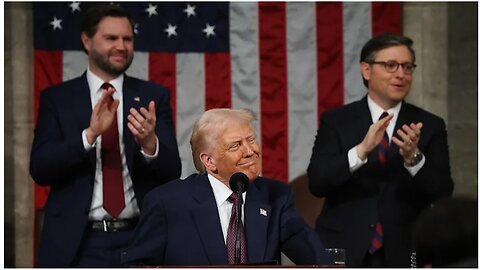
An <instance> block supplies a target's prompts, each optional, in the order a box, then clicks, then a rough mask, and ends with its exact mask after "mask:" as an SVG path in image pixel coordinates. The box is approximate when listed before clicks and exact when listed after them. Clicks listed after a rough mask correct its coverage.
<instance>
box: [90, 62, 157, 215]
mask: <svg viewBox="0 0 480 270" xmlns="http://www.w3.org/2000/svg"><path fill="white" fill-rule="evenodd" d="M123 79H124V75H123V74H122V75H120V76H118V77H117V78H115V79H113V80H111V81H110V82H109V83H110V84H112V85H113V87H114V88H115V89H116V91H115V93H114V94H113V98H114V99H118V100H119V101H120V104H119V106H118V109H117V122H118V135H119V145H120V156H121V160H122V175H123V190H124V196H125V208H124V209H123V211H122V212H121V213H120V215H119V216H118V218H119V219H124V218H133V217H137V216H139V214H140V209H139V208H138V204H137V200H136V198H135V192H134V190H133V183H132V178H131V176H130V172H129V171H128V166H127V159H126V157H125V144H124V142H123ZM87 82H88V86H89V88H90V98H91V101H92V104H91V105H92V110H93V107H94V106H95V104H97V102H98V100H99V99H100V97H101V96H102V89H101V88H100V87H101V86H102V84H103V83H104V81H103V80H102V79H100V78H99V77H98V76H96V75H95V74H93V73H92V72H91V70H90V68H88V69H87ZM126 113H127V112H126ZM128 132H129V131H128ZM82 140H83V146H84V147H85V150H86V151H90V150H92V149H93V148H95V150H96V169H95V182H94V184H93V195H92V204H91V206H90V213H89V220H103V219H112V217H111V216H110V215H109V214H108V213H107V211H105V209H103V173H102V158H101V148H102V147H101V146H102V136H99V137H98V138H97V140H96V141H95V142H93V144H89V143H88V140H87V136H86V130H83V132H82ZM157 145H158V138H157ZM141 152H142V154H143V155H144V157H145V158H146V160H147V162H149V161H151V160H153V159H154V158H156V157H157V155H158V147H157V148H156V150H155V153H154V155H152V156H150V155H147V154H145V153H144V152H143V150H142V151H141Z"/></svg>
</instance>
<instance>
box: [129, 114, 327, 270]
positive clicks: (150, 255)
mask: <svg viewBox="0 0 480 270" xmlns="http://www.w3.org/2000/svg"><path fill="white" fill-rule="evenodd" d="M254 120H255V116H254V114H253V113H252V112H251V111H249V110H245V109H212V110H209V111H206V112H205V113H203V114H202V116H201V117H200V118H199V119H198V120H197V122H196V123H195V125H194V127H193V132H192V137H191V139H190V144H191V146H192V155H193V161H194V164H195V167H196V168H197V170H198V171H199V172H200V174H192V175H190V176H189V177H187V178H186V179H183V180H180V179H178V180H175V181H172V182H170V183H168V184H166V185H163V186H162V187H159V188H156V189H154V190H152V191H151V192H150V193H149V194H147V196H146V197H145V199H144V204H143V211H142V214H141V218H140V222H139V224H138V225H137V228H136V231H135V237H134V241H133V242H132V243H131V245H130V247H129V248H128V249H127V250H126V251H125V252H123V254H122V261H123V263H124V264H126V265H177V266H182V265H183V266H196V265H198V266H200V265H227V264H265V263H277V262H278V263H279V262H280V252H283V253H284V254H285V255H286V256H287V257H289V259H290V260H292V261H293V262H294V263H296V264H298V265H325V264H332V261H331V259H330V257H329V255H328V254H327V253H326V252H325V249H324V247H323V245H322V244H321V242H320V240H319V238H318V236H317V235H316V233H315V232H314V231H313V230H312V229H311V228H310V227H309V226H308V225H307V224H306V223H305V222H304V220H303V219H302V218H301V217H300V216H299V215H298V214H297V213H296V211H295V210H294V206H293V201H294V200H293V191H292V189H291V188H290V187H289V186H288V185H287V184H284V183H281V182H280V181H277V180H273V179H266V178H263V177H261V176H259V175H260V173H261V169H262V163H261V159H262V154H261V148H260V146H259V145H258V143H257V139H256V135H255V131H254V130H253V126H252V122H253V121H254ZM240 194H241V196H239V195H240ZM243 202H245V204H242V203H243ZM239 217H241V218H239Z"/></svg>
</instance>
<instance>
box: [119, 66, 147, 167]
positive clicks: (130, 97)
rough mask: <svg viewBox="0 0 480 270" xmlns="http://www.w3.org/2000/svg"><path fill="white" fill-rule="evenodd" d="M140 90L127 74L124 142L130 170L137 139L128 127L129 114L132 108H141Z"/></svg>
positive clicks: (124, 88) (125, 80) (125, 81)
mask: <svg viewBox="0 0 480 270" xmlns="http://www.w3.org/2000/svg"><path fill="white" fill-rule="evenodd" d="M140 100H141V99H140V90H139V88H138V86H137V85H136V84H135V83H134V81H133V80H132V79H131V78H130V77H128V76H127V75H125V77H124V81H123V116H122V117H123V143H124V144H125V157H126V160H127V166H128V169H129V171H130V172H132V171H133V170H132V163H133V153H134V146H135V141H134V139H133V134H132V133H131V132H130V130H129V129H128V126H127V123H128V118H127V117H128V114H129V110H130V108H135V109H137V110H139V109H140V107H141V106H143V105H141V104H140Z"/></svg>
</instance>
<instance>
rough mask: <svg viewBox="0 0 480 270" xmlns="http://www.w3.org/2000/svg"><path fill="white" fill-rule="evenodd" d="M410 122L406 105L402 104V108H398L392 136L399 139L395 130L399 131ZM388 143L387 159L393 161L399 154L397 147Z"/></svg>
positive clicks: (392, 143)
mask: <svg viewBox="0 0 480 270" xmlns="http://www.w3.org/2000/svg"><path fill="white" fill-rule="evenodd" d="M412 120H413V119H412V117H411V114H410V110H409V107H408V104H407V103H405V102H403V103H402V107H401V108H400V112H399V113H398V118H397V122H396V123H395V128H394V129H393V134H392V136H395V137H397V138H399V139H400V137H399V135H396V134H397V130H399V129H401V128H402V126H403V125H404V124H405V125H409V124H410V122H411V121H412ZM390 142H391V143H390V148H389V149H388V158H389V160H393V159H394V158H398V157H400V152H399V148H398V146H397V145H396V144H395V143H394V142H393V141H391V140H390Z"/></svg>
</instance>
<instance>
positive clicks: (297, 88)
mask: <svg viewBox="0 0 480 270" xmlns="http://www.w3.org/2000/svg"><path fill="white" fill-rule="evenodd" d="M315 25H316V18H315V3H314V2H311V3H287V59H288V61H287V62H288V108H289V119H288V140H289V141H288V146H289V147H288V149H289V151H288V153H289V160H288V164H289V169H288V172H289V181H292V180H294V179H295V178H297V177H299V176H301V175H303V174H306V169H307V165H308V162H309V159H310V155H311V152H312V145H313V139H314V134H315V131H316V129H317V80H316V79H317V74H316V71H317V53H316V27H315Z"/></svg>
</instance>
